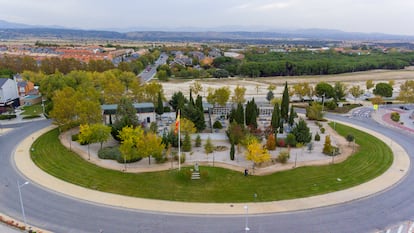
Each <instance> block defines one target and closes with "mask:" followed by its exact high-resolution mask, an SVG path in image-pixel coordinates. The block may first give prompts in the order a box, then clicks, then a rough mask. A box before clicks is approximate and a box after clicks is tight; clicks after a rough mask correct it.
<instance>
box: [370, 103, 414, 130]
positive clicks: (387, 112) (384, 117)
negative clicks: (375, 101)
mask: <svg viewBox="0 0 414 233" xmlns="http://www.w3.org/2000/svg"><path fill="white" fill-rule="evenodd" d="M392 112H398V113H400V122H401V123H400V122H395V121H393V120H391V113H392ZM410 113H411V111H403V110H401V109H397V108H392V109H384V108H380V109H378V110H377V111H376V112H374V114H372V118H373V119H374V120H375V121H377V122H379V123H380V124H383V125H386V126H388V127H390V128H395V129H402V130H404V131H405V132H409V133H414V119H410V118H409V115H410Z"/></svg>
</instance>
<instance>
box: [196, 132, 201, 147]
mask: <svg viewBox="0 0 414 233" xmlns="http://www.w3.org/2000/svg"><path fill="white" fill-rule="evenodd" d="M195 146H196V147H200V146H201V137H200V134H198V135H197V137H196V139H195Z"/></svg>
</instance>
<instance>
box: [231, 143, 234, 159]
mask: <svg viewBox="0 0 414 233" xmlns="http://www.w3.org/2000/svg"><path fill="white" fill-rule="evenodd" d="M230 159H231V160H234V143H231V147H230Z"/></svg>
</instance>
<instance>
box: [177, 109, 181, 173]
mask: <svg viewBox="0 0 414 233" xmlns="http://www.w3.org/2000/svg"><path fill="white" fill-rule="evenodd" d="M178 117H180V110H178ZM180 138H181V119H180V118H178V171H181V146H180Z"/></svg>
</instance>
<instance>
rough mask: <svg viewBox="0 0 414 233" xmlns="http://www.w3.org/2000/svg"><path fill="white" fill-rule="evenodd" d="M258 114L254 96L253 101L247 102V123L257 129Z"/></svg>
mask: <svg viewBox="0 0 414 233" xmlns="http://www.w3.org/2000/svg"><path fill="white" fill-rule="evenodd" d="M257 115H258V108H257V105H256V103H255V102H254V98H253V99H252V100H251V101H247V104H246V125H249V126H252V127H253V128H255V129H256V128H257Z"/></svg>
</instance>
